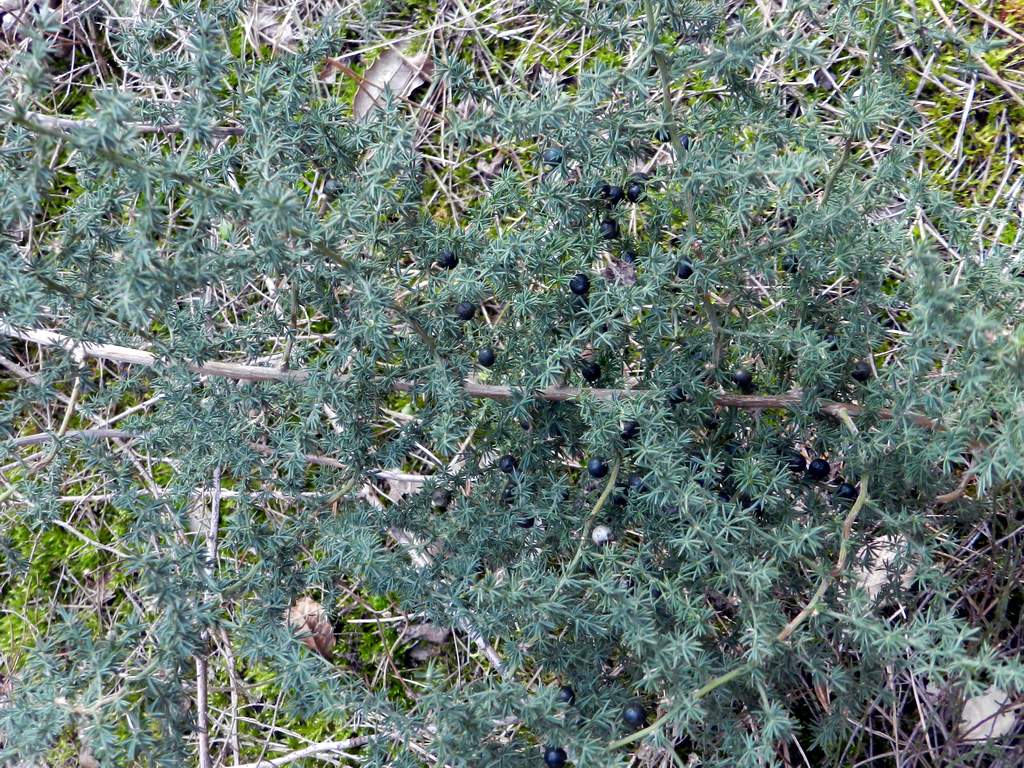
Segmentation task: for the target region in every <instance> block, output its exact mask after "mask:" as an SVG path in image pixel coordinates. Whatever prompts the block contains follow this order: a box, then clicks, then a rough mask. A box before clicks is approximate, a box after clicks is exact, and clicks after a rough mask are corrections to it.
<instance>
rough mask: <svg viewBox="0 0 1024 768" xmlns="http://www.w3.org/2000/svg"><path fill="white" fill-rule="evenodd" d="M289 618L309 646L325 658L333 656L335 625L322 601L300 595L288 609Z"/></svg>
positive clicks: (291, 624) (289, 622) (290, 623)
mask: <svg viewBox="0 0 1024 768" xmlns="http://www.w3.org/2000/svg"><path fill="white" fill-rule="evenodd" d="M287 619H288V624H289V626H291V628H292V629H294V630H296V633H297V634H298V636H299V639H300V640H302V642H303V643H305V644H306V647H307V648H309V649H310V650H311V651H315V652H316V653H319V654H320V655H321V656H323V657H324V658H325V659H329V658H331V653H332V651H333V650H334V642H335V640H334V627H332V626H331V622H329V621H328V620H327V613H326V611H324V609H323V608H322V607H321V606H320V603H318V602H317V601H316V600H314V599H312V598H311V597H300V598H299V599H298V600H296V601H295V605H293V606H292V607H291V608H289V609H288V615H287Z"/></svg>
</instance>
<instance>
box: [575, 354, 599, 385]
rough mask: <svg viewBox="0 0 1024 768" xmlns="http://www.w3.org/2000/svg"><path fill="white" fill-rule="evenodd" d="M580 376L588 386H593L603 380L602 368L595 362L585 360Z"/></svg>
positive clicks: (581, 365)
mask: <svg viewBox="0 0 1024 768" xmlns="http://www.w3.org/2000/svg"><path fill="white" fill-rule="evenodd" d="M580 374H581V375H582V376H583V380H584V381H586V382H587V383H588V384H593V383H594V382H595V381H597V380H598V379H600V378H601V366H600V365H598V364H597V363H595V362H594V361H593V360H584V361H583V362H582V363H580Z"/></svg>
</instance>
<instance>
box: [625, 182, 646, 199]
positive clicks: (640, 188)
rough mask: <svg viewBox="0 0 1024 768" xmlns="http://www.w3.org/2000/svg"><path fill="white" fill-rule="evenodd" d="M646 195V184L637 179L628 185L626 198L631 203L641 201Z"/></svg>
mask: <svg viewBox="0 0 1024 768" xmlns="http://www.w3.org/2000/svg"><path fill="white" fill-rule="evenodd" d="M643 196H644V185H643V183H642V182H640V181H636V180H635V179H634V180H633V181H631V182H629V184H627V185H626V199H627V200H629V202H631V203H639V202H640V201H641V200H642V199H643Z"/></svg>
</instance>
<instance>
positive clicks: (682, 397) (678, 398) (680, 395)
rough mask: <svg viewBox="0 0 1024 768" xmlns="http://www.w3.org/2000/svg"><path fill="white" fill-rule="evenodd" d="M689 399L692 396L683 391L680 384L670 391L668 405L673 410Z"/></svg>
mask: <svg viewBox="0 0 1024 768" xmlns="http://www.w3.org/2000/svg"><path fill="white" fill-rule="evenodd" d="M689 399H690V396H689V395H687V394H686V393H685V392H684V391H683V388H682V386H680V385H679V384H676V385H675V386H674V387H672V389H670V390H669V391H668V404H669V405H670V406H672V407H673V408H674V407H675V406H677V405H682V404H683V403H685V402H687V401H688V400H689Z"/></svg>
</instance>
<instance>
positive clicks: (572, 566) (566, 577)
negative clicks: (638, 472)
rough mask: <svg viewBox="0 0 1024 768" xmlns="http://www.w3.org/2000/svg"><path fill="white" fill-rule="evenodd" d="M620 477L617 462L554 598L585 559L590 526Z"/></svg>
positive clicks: (585, 526) (587, 520)
mask: <svg viewBox="0 0 1024 768" xmlns="http://www.w3.org/2000/svg"><path fill="white" fill-rule="evenodd" d="M618 475H619V462H618V461H616V462H615V463H614V464H612V471H611V472H609V473H608V482H607V483H605V485H604V490H603V491H602V492H601V495H600V496H598V498H597V502H595V504H594V508H593V509H591V510H590V514H589V515H587V519H586V521H584V523H583V535H582V536H580V545H579V547H578V548H577V549H576V554H575V555H573V556H572V560H570V561H569V564H568V565H567V566H566V567H565V570H564V571H562V577H561V578H560V579H559V580H558V583H557V584H555V589H554V591H553V592H552V593H551V597H552V598H554V597H555V595H557V594H558V593H559V592H561V590H562V587H564V586H565V583H566V582H567V581H568V580H569V577H570V576H571V575H572V573H573V571H575V570H576V565H577V563H579V561H580V558H582V557H583V549H584V547H586V545H587V537H588V536H589V535H590V526H591V524H593V522H594V520H595V519H596V518H597V515H598V514H599V513H600V512H601V509H602V508H603V507H604V505H605V503H606V502H607V501H608V497H609V496H611V494H612V489H613V488H615V478H617V477H618Z"/></svg>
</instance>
